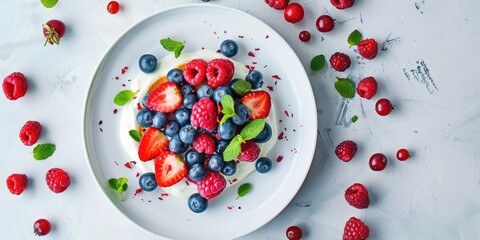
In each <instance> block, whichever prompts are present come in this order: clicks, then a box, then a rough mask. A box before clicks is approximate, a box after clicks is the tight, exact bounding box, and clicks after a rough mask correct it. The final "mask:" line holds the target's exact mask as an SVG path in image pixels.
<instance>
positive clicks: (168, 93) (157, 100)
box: [147, 82, 183, 113]
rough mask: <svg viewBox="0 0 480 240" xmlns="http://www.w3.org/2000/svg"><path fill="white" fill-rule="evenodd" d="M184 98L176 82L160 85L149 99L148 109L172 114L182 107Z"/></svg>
mask: <svg viewBox="0 0 480 240" xmlns="http://www.w3.org/2000/svg"><path fill="white" fill-rule="evenodd" d="M182 101H183V97H182V94H181V93H180V89H179V88H178V86H177V84H175V83H174V82H164V83H162V84H160V85H159V86H158V87H157V88H156V89H155V90H153V92H152V93H151V94H150V97H148V99H147V107H148V108H149V109H151V110H153V111H156V112H162V113H171V112H173V111H175V110H177V108H179V107H180V106H181V105H182Z"/></svg>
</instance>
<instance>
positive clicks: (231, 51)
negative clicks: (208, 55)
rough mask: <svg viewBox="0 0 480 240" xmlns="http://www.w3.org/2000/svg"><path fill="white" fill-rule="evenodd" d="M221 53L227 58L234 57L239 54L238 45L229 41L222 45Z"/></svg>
mask: <svg viewBox="0 0 480 240" xmlns="http://www.w3.org/2000/svg"><path fill="white" fill-rule="evenodd" d="M220 52H221V53H222V54H223V55H224V56H225V57H233V56H235V55H237V53H238V44H237V43H236V42H235V41H233V40H230V39H227V40H225V41H223V42H222V43H221V44H220Z"/></svg>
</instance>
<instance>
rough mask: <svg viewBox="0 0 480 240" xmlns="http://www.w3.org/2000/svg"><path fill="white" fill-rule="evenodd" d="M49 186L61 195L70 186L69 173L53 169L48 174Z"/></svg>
mask: <svg viewBox="0 0 480 240" xmlns="http://www.w3.org/2000/svg"><path fill="white" fill-rule="evenodd" d="M46 180H47V186H48V188H50V190H52V192H54V193H61V192H63V191H65V190H67V188H68V186H70V177H69V176H68V173H67V172H65V171H63V170H62V169H60V168H52V169H50V170H48V172H47V174H46Z"/></svg>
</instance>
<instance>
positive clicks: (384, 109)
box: [375, 98, 393, 116]
mask: <svg viewBox="0 0 480 240" xmlns="http://www.w3.org/2000/svg"><path fill="white" fill-rule="evenodd" d="M392 110H393V105H392V102H390V100H388V99H386V98H382V99H380V100H378V101H377V103H376V104H375V111H376V112H377V113H378V115H380V116H387V115H388V114H390V112H392Z"/></svg>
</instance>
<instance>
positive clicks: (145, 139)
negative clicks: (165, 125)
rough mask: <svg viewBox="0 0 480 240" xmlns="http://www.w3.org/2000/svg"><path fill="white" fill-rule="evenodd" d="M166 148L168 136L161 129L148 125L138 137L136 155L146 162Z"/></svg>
mask: <svg viewBox="0 0 480 240" xmlns="http://www.w3.org/2000/svg"><path fill="white" fill-rule="evenodd" d="M167 150H168V138H167V136H165V134H163V132H162V131H160V130H158V129H156V128H154V127H149V128H148V129H147V131H145V133H144V134H143V136H142V139H140V146H139V147H138V157H139V158H140V160H142V161H144V162H146V161H149V160H152V159H154V158H156V157H157V156H158V155H160V153H162V152H163V151H167Z"/></svg>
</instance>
